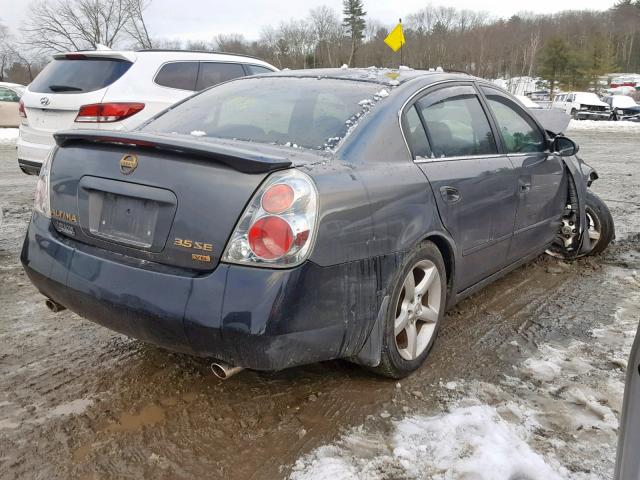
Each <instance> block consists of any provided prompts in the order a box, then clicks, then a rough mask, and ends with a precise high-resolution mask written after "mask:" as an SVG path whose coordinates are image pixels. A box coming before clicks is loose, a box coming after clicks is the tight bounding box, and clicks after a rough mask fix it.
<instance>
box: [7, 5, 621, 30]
mask: <svg viewBox="0 0 640 480" xmlns="http://www.w3.org/2000/svg"><path fill="white" fill-rule="evenodd" d="M33 1H34V0H0V21H1V22H2V23H4V24H5V25H7V26H9V27H10V28H11V29H12V30H14V31H15V29H16V28H18V27H19V26H20V23H21V22H22V20H23V19H24V16H25V15H26V14H27V7H28V5H29V4H30V3H32V2H33ZM364 3H365V10H366V11H367V13H368V14H369V15H370V16H371V17H373V18H375V19H377V20H379V21H381V22H382V23H384V24H389V25H391V24H393V23H395V22H396V21H397V19H398V18H399V17H405V16H406V15H407V14H410V13H413V12H415V11H417V10H419V9H420V8H422V7H424V6H426V5H428V4H429V3H430V2H426V1H424V0H423V1H420V0H365V1H364ZM431 3H432V4H433V5H447V6H451V7H456V8H466V9H481V10H485V11H487V12H489V13H491V14H492V15H494V16H497V17H509V16H511V15H513V14H514V13H518V12H522V11H530V12H537V13H555V12H558V11H561V10H570V9H585V8H588V9H593V10H605V9H607V8H609V7H611V6H612V5H613V4H614V3H615V0H530V1H529V2H524V1H511V2H509V1H505V0H484V2H480V1H478V0H448V1H447V2H437V1H434V2H431ZM318 5H328V6H330V7H333V8H334V9H336V10H338V11H341V9H342V0H305V1H300V0H153V1H152V3H151V6H150V7H149V8H148V10H147V12H146V18H147V22H148V24H149V27H150V29H151V33H152V35H153V36H155V37H171V38H172V37H181V38H190V39H202V40H210V39H211V38H212V37H213V36H214V35H216V34H219V33H233V32H237V33H242V34H244V35H245V37H247V38H248V39H256V38H257V37H258V36H259V34H260V29H261V27H263V26H265V25H277V24H278V23H279V22H281V21H282V20H288V19H291V18H296V19H299V18H304V17H306V15H307V13H308V11H309V10H310V9H311V8H313V7H316V6H318Z"/></svg>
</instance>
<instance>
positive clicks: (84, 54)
mask: <svg viewBox="0 0 640 480" xmlns="http://www.w3.org/2000/svg"><path fill="white" fill-rule="evenodd" d="M53 58H55V59H56V60H64V59H65V58H66V59H69V60H82V59H83V58H112V59H114V60H126V61H127V62H131V63H133V62H135V61H136V54H135V53H134V52H127V51H118V50H109V49H107V50H80V51H78V52H66V53H55V54H54V55H53Z"/></svg>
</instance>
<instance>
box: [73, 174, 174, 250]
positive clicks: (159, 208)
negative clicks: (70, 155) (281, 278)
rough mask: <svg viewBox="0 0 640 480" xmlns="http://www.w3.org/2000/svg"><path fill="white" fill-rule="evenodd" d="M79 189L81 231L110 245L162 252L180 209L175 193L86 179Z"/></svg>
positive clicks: (110, 181) (136, 185)
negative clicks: (177, 211)
mask: <svg viewBox="0 0 640 480" xmlns="http://www.w3.org/2000/svg"><path fill="white" fill-rule="evenodd" d="M79 187H80V188H79V189H78V212H79V214H80V215H79V220H80V227H81V228H82V230H83V231H84V233H85V234H86V235H87V236H89V237H93V238H95V239H96V241H98V242H99V241H104V242H109V243H117V244H120V245H123V246H126V247H130V248H135V249H140V250H146V251H149V252H154V253H157V252H161V251H162V250H163V249H164V247H165V245H166V242H167V238H168V236H169V231H170V230H171V225H172V224H173V219H174V216H175V212H176V207H177V199H176V196H175V195H174V194H173V192H171V191H169V190H165V189H161V188H156V187H150V186H147V185H139V184H135V183H128V182H122V181H117V180H110V179H105V178H98V177H83V178H82V179H81V180H80V185H79Z"/></svg>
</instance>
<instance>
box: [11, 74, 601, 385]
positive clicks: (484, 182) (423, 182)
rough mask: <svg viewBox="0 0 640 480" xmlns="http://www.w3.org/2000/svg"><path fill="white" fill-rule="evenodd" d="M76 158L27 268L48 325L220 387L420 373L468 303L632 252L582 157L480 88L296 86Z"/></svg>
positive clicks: (376, 77)
mask: <svg viewBox="0 0 640 480" xmlns="http://www.w3.org/2000/svg"><path fill="white" fill-rule="evenodd" d="M103 121H104V122H108V121H109V119H108V118H105V119H103ZM56 142H57V147H56V148H55V149H54V150H53V151H52V153H51V155H50V156H49V158H48V160H47V161H46V162H45V164H44V166H43V168H42V172H41V174H40V177H39V180H38V186H37V191H36V202H35V209H34V213H33V217H32V220H31V224H30V226H29V230H28V232H27V236H26V239H25V242H24V248H23V251H22V262H23V264H24V267H25V270H26V272H27V273H28V275H29V277H30V279H31V281H32V282H33V283H34V284H35V285H36V286H37V287H38V289H39V290H40V292H42V294H43V295H45V296H46V299H47V300H46V301H47V304H48V305H49V307H50V308H51V309H53V310H56V311H58V310H61V309H63V308H68V309H70V310H72V311H74V312H76V313H78V314H79V315H81V316H82V317H85V318H87V319H89V320H92V321H94V322H97V323H99V324H102V325H104V326H106V327H108V328H111V329H113V330H116V331H119V332H122V333H124V334H126V335H129V336H132V337H135V338H139V339H141V340H144V341H148V342H152V343H155V344H157V345H161V346H163V347H166V348H169V349H173V350H177V351H182V352H189V353H191V354H194V355H198V356H202V357H209V358H213V359H216V361H215V362H214V364H213V367H214V371H215V372H217V374H218V375H219V376H222V377H225V376H229V375H231V374H233V373H235V372H237V371H239V370H240V369H241V368H251V369H256V370H277V369H282V368H286V367H291V366H294V365H300V364H305V363H310V362H317V361H322V360H328V359H335V358H345V359H349V360H351V361H354V362H357V363H360V364H362V365H365V366H367V367H370V368H372V369H373V370H375V371H376V372H378V373H380V374H382V375H386V376H389V377H393V378H400V377H403V376H406V375H408V374H409V373H411V372H412V371H414V370H416V369H417V368H418V367H420V365H421V364H422V363H423V362H424V360H425V358H426V357H427V355H428V353H429V351H430V349H431V347H432V345H433V343H434V340H435V338H436V335H437V333H438V329H439V327H440V325H441V324H442V321H443V317H444V313H445V310H446V308H447V307H448V306H451V305H453V304H455V303H456V302H457V301H459V300H460V299H462V298H464V297H465V296H467V295H469V294H471V293H472V292H475V291H477V290H478V289H479V288H482V287H483V286H484V285H487V284H488V283H490V282H492V281H493V280H495V279H497V278H498V277H500V276H502V275H504V274H505V273H507V272H509V271H511V270H513V269H515V268H517V267H518V266H520V265H522V264H524V263H525V262H527V261H529V260H531V259H533V258H535V257H537V256H538V255H540V254H543V253H544V252H549V253H551V254H553V255H556V256H560V257H563V258H566V259H571V258H577V257H580V256H583V255H589V254H595V253H599V252H601V251H603V250H604V249H605V248H606V247H607V245H608V244H609V242H610V241H611V240H612V238H613V236H614V226H613V221H612V219H611V215H610V213H609V211H608V210H607V207H606V206H605V204H604V203H603V202H602V201H601V200H599V199H598V197H597V196H596V195H595V194H593V193H592V192H590V191H589V189H588V186H589V185H590V183H591V182H592V181H593V180H594V179H596V178H597V175H596V173H595V172H594V171H593V170H592V169H591V168H589V167H588V166H587V165H586V164H584V163H583V162H582V161H581V160H580V159H579V158H578V157H576V155H575V154H576V153H577V150H578V147H577V146H576V144H575V143H573V142H572V141H571V140H570V139H568V138H566V137H564V136H563V135H561V134H560V132H559V131H554V130H553V129H550V128H545V126H544V125H541V124H540V123H539V121H538V120H537V119H536V118H535V117H533V116H532V115H531V114H530V113H529V112H528V111H527V110H526V109H525V108H524V107H523V106H522V105H521V104H520V103H519V102H518V101H517V100H516V99H514V97H512V96H511V95H510V94H508V93H507V92H505V91H503V90H501V89H499V88H497V87H495V86H494V85H492V84H490V83H487V82H485V81H483V80H481V79H478V78H474V77H471V76H468V75H465V74H453V73H444V72H425V71H414V70H406V69H401V70H389V69H374V68H371V69H362V70H358V69H331V70H305V71H289V72H279V73H274V74H268V75H263V76H257V77H249V78H244V79H239V80H233V81H230V82H227V83H224V84H221V85H218V86H216V87H213V88H210V89H208V90H206V91H204V92H202V93H199V94H196V95H194V96H192V97H190V98H189V99H187V100H185V101H184V102H182V103H179V104H177V105H174V106H173V107H171V108H169V109H168V110H166V111H164V112H163V113H161V114H159V115H157V116H156V117H154V118H153V119H151V120H150V121H148V122H147V123H146V124H144V125H143V126H142V127H140V128H139V129H137V130H135V131H133V132H121V131H107V130H100V131H90V130H86V131H80V130H74V131H69V132H62V133H58V134H56Z"/></svg>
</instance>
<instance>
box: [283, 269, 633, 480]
mask: <svg viewBox="0 0 640 480" xmlns="http://www.w3.org/2000/svg"><path fill="white" fill-rule="evenodd" d="M615 281H617V282H629V283H630V284H631V286H634V287H636V292H640V272H634V274H633V275H631V276H627V277H621V278H617V279H616V280H615ZM638 300H640V293H638V294H636V295H635V296H634V297H633V298H628V299H627V300H626V301H624V303H623V304H621V305H620V306H619V308H618V309H617V311H616V312H615V314H614V315H613V318H611V319H603V320H604V321H603V324H602V325H601V326H598V327H597V328H595V329H593V330H592V331H591V339H590V340H588V341H580V340H575V339H574V340H572V341H571V342H570V343H569V344H568V345H567V344H554V343H548V344H543V345H540V346H539V348H538V350H537V352H536V353H535V354H534V355H533V356H531V357H530V358H527V359H525V360H524V361H523V362H521V363H519V364H518V365H514V367H513V368H514V372H513V376H507V375H505V376H504V378H503V380H502V381H501V382H500V384H499V385H494V384H489V383H484V382H478V381H473V382H463V381H458V382H455V384H454V382H449V383H447V384H446V385H440V387H441V388H446V389H447V390H452V389H451V388H449V384H452V385H451V386H453V389H454V390H456V392H457V395H456V394H454V396H453V397H452V398H451V400H449V401H447V402H446V403H447V404H445V405H444V408H443V410H444V411H443V412H441V413H436V414H435V415H432V416H424V415H417V414H414V415H407V416H405V417H399V418H388V417H389V416H390V415H389V414H388V413H386V412H383V414H381V415H380V417H381V418H382V419H383V420H379V419H370V420H371V421H370V422H367V423H366V424H365V425H361V426H359V427H357V428H355V429H352V430H351V431H350V432H348V433H347V434H345V435H344V436H343V437H341V438H340V439H339V440H338V441H337V442H336V443H334V444H331V445H325V446H322V447H319V448H317V449H315V450H314V451H312V452H311V453H309V454H308V455H306V456H304V457H302V458H300V459H298V461H297V462H296V464H295V465H294V467H293V471H292V473H291V476H290V479H291V480H312V479H313V480H342V479H344V480H346V479H380V480H382V479H387V478H407V479H425V478H428V479H433V480H449V479H469V480H471V479H473V480H505V479H520V480H556V479H558V480H562V479H571V480H596V479H597V480H600V479H603V478H610V477H611V475H612V472H609V471H604V472H603V471H600V470H599V469H600V468H601V467H600V465H601V463H602V462H601V459H602V458H610V457H612V456H613V455H615V452H613V451H611V450H610V447H608V446H609V445H615V443H616V438H617V428H618V422H617V417H616V413H615V412H619V411H620V409H621V402H622V397H623V391H624V384H623V382H622V381H621V377H622V375H621V372H620V370H624V369H625V368H626V356H627V355H628V352H629V351H630V349H631V344H632V343H633V338H634V335H635V329H636V326H637V324H638V320H640V308H639V307H638V303H639V302H638ZM380 422H382V426H380Z"/></svg>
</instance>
